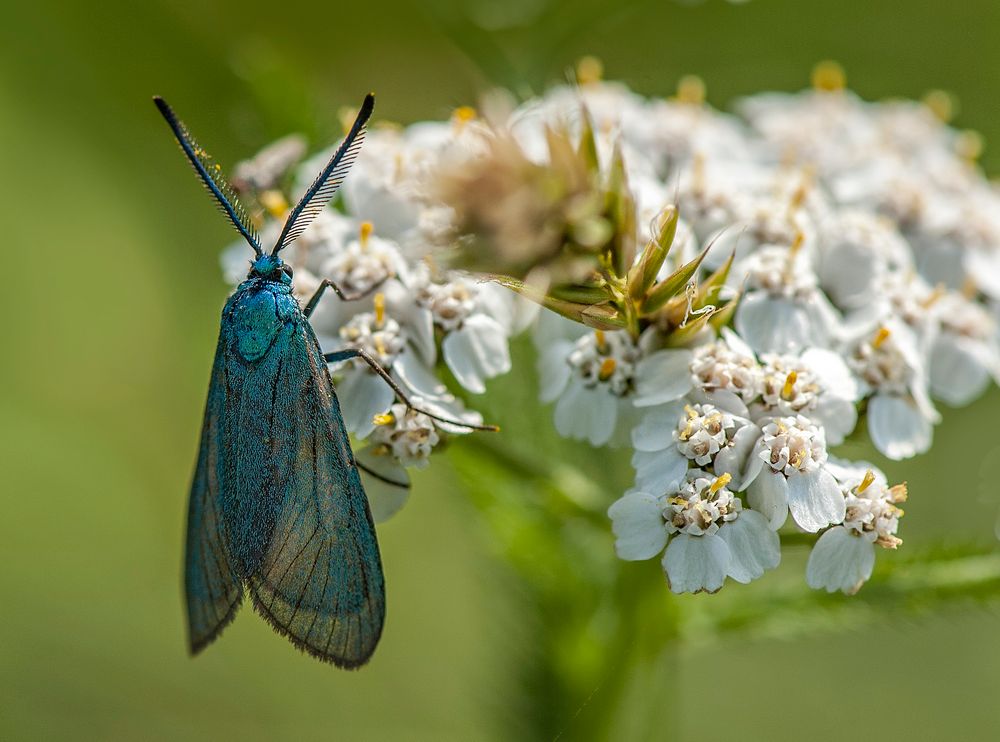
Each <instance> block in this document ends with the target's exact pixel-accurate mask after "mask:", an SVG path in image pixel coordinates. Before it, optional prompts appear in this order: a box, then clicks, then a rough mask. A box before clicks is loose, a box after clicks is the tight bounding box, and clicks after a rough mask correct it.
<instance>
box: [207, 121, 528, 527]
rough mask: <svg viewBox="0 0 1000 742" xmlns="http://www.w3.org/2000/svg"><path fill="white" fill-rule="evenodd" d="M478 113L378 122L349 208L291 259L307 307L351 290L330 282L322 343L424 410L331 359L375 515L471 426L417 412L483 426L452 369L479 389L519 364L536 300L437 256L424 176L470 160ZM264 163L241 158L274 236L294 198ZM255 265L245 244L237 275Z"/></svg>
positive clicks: (308, 168)
mask: <svg viewBox="0 0 1000 742" xmlns="http://www.w3.org/2000/svg"><path fill="white" fill-rule="evenodd" d="M469 119H470V117H469V116H467V115H463V112H462V111H461V110H460V111H459V112H457V113H456V116H455V118H454V119H453V120H452V121H451V122H445V123H424V124H418V125H415V126H412V127H409V128H408V129H406V130H399V129H397V128H380V129H376V130H375V131H369V132H368V136H367V140H366V141H365V144H364V146H363V147H362V149H361V152H360V155H359V157H358V160H357V162H356V163H355V164H354V166H353V168H352V169H351V172H350V176H349V177H348V178H347V179H346V181H345V183H344V186H343V189H342V193H343V207H344V208H343V211H336V210H334V209H327V210H324V211H323V212H322V213H321V214H319V216H318V217H317V218H316V220H315V221H314V222H313V224H312V225H311V226H310V227H309V229H308V230H307V231H306V232H305V234H304V235H303V236H302V237H301V238H300V239H299V240H297V241H296V242H295V243H294V244H293V245H292V246H291V247H290V248H288V250H287V251H286V253H285V254H283V257H284V259H285V262H287V263H288V264H289V265H291V266H292V268H293V269H294V279H293V285H294V289H295V293H296V296H298V298H299V299H300V301H301V302H303V304H304V302H305V301H306V300H307V299H308V298H309V297H310V296H312V294H313V292H314V291H315V290H316V288H317V287H318V286H319V285H320V282H321V281H322V280H323V279H329V280H331V281H333V282H334V283H335V284H337V286H338V288H339V289H340V290H341V291H342V292H343V293H344V294H345V295H346V296H347V299H348V300H346V301H345V300H343V299H341V298H339V297H338V296H336V295H335V294H334V292H333V291H328V292H327V293H326V294H325V295H324V297H323V299H322V300H321V301H320V302H319V304H318V305H317V307H316V310H315V312H314V313H313V315H312V316H311V318H310V321H311V323H312V326H313V329H314V330H315V331H316V334H317V337H318V339H319V341H320V345H321V347H322V348H323V349H324V350H325V351H335V350H340V349H349V348H351V349H358V350H363V351H366V352H367V354H368V355H369V356H370V357H371V358H373V359H374V360H375V361H377V363H378V364H379V365H380V366H381V367H382V368H383V369H384V370H385V371H386V372H387V373H388V374H389V375H390V376H391V377H392V379H393V380H394V381H395V382H396V383H397V384H398V385H399V386H400V387H401V388H402V389H403V390H404V391H405V392H406V393H407V395H408V397H409V398H410V400H411V402H413V404H414V406H415V407H416V408H417V409H407V408H406V406H405V405H402V404H399V403H398V400H397V399H396V396H395V393H394V392H393V390H392V389H391V388H390V387H389V385H388V384H386V382H385V381H384V380H383V379H382V378H380V377H379V375H378V374H377V373H375V372H374V371H373V370H372V369H371V368H370V367H369V366H368V365H367V364H366V363H364V362H363V361H362V360H360V359H351V360H348V361H345V362H342V363H338V364H332V365H331V367H330V371H331V373H332V375H333V377H334V380H335V382H336V384H337V392H338V397H339V401H340V405H341V410H342V413H343V417H344V422H345V425H346V427H347V429H348V431H349V432H350V433H351V434H352V435H353V436H354V437H355V438H356V439H358V440H363V441H364V442H365V444H366V445H363V446H362V447H360V449H359V450H357V451H356V455H357V459H358V461H359V463H360V464H361V466H362V467H363V472H367V474H363V476H365V478H366V489H367V490H368V495H369V500H370V501H371V506H372V512H373V514H374V515H375V517H376V520H380V519H384V518H386V517H388V516H389V515H391V514H392V513H394V512H395V511H396V510H397V509H398V508H399V507H400V506H401V505H402V504H403V502H404V500H405V486H408V484H409V477H408V475H407V472H406V468H407V467H416V468H422V467H424V466H426V464H427V461H428V457H429V456H430V455H431V453H432V452H433V451H434V450H435V449H436V447H438V446H439V445H440V444H441V443H442V442H443V441H444V440H445V439H446V438H447V435H448V434H451V435H459V434H464V433H468V432H469V429H468V428H465V427H461V426H459V425H451V424H449V423H448V422H445V421H442V420H438V419H432V418H431V417H429V416H428V415H426V414H422V412H420V410H423V411H426V412H430V413H432V414H433V415H434V416H436V417H440V418H445V419H446V420H453V421H456V422H464V423H469V424H472V425H480V424H482V422H483V419H482V416H481V415H480V414H479V413H477V412H474V411H472V410H468V409H465V407H464V406H463V404H462V402H461V401H460V400H459V399H457V398H456V397H455V396H454V395H453V394H451V393H450V392H449V391H448V389H447V387H446V385H445V383H444V382H443V380H442V377H441V374H442V372H443V370H444V369H445V368H446V369H447V370H448V372H450V375H451V376H452V377H453V378H454V380H455V381H456V382H457V383H458V385H460V386H461V387H462V388H463V389H464V390H465V391H467V392H470V393H472V394H481V393H483V392H484V391H485V390H486V381H487V380H489V379H491V378H493V377H495V376H497V375H499V374H503V373H506V372H507V371H509V370H510V353H509V348H508V339H509V337H510V336H511V335H512V334H514V333H515V332H518V331H520V330H521V329H523V328H524V326H525V325H526V324H527V323H529V322H530V321H531V318H532V316H533V314H532V312H531V311H530V308H531V306H532V305H530V304H529V303H528V302H526V301H524V300H523V299H520V298H519V297H517V296H516V295H515V294H513V293H512V292H510V291H509V290H508V289H505V288H502V287H500V286H497V285H496V284H492V283H486V282H482V281H477V280H476V279H474V278H472V277H470V276H469V275H466V274H462V273H459V272H456V271H450V270H443V269H440V268H438V267H437V266H436V265H435V261H434V260H433V258H432V255H431V252H432V248H431V242H430V241H429V240H428V239H427V235H428V234H429V231H430V230H432V229H433V227H434V224H435V223H436V221H439V220H438V217H437V215H436V212H438V211H440V207H432V206H430V205H428V204H427V200H426V196H425V194H424V183H425V177H424V176H425V173H426V170H427V168H428V167H429V166H430V165H431V164H433V163H435V162H438V161H439V160H441V159H442V158H448V157H452V156H459V155H460V154H461V155H462V156H467V153H466V150H467V149H468V148H469V147H470V146H472V145H471V144H470V142H474V141H475V139H474V138H471V137H469V136H463V134H462V132H463V130H464V131H465V132H466V134H468V132H469V131H470V130H471V129H473V128H474V127H475V126H476V123H475V122H473V121H470V120H469ZM331 154H332V150H330V151H326V152H321V153H319V154H317V155H316V157H315V158H314V159H310V160H308V161H306V162H304V163H302V164H301V165H300V166H298V167H297V168H296V169H295V170H293V171H292V179H293V180H294V181H295V185H294V186H293V187H292V188H291V189H290V190H291V193H290V194H288V195H289V196H290V197H291V196H296V195H297V193H298V192H300V191H302V190H304V189H305V188H306V187H308V185H309V179H311V178H312V177H313V175H314V173H315V172H316V171H317V170H319V169H320V168H321V167H322V166H323V165H324V164H325V163H326V161H327V160H328V158H329V157H330V155H331ZM257 159H260V158H259V157H258V158H255V160H251V161H248V162H245V163H241V165H240V170H241V172H243V173H244V175H245V176H246V177H245V178H244V179H245V180H248V181H249V182H252V183H254V184H255V186H256V187H255V191H254V193H253V194H252V195H253V196H254V197H255V198H256V200H257V201H258V202H259V203H260V204H261V205H262V206H264V207H266V210H267V213H266V217H267V218H266V220H265V222H264V224H263V226H262V231H263V233H264V235H263V238H264V241H266V240H267V239H268V237H273V236H276V230H277V229H278V228H279V227H280V224H281V221H282V219H283V217H284V211H285V210H286V209H287V204H288V202H289V201H291V200H292V199H291V198H290V197H289V198H286V197H285V194H283V193H282V192H281V191H280V190H278V188H277V183H278V182H279V178H280V176H281V174H282V173H281V171H280V170H279V171H278V172H270V171H269V172H267V173H261V174H260V177H256V176H257V175H258V174H257V172H256V170H255V168H254V164H255V162H256V161H257ZM290 166H291V163H288V164H287V165H286V169H287V168H288V167H290ZM273 170H275V168H274V167H273V166H272V167H271V171H273ZM271 232H274V235H272V234H270V233H271ZM245 261H246V249H245V245H234V246H233V247H232V248H230V249H229V250H227V251H226V252H225V253H224V255H223V268H224V270H225V272H226V275H227V277H228V278H229V280H230V281H232V282H233V283H238V282H239V281H240V280H242V278H243V276H244V275H245V273H246V265H245ZM396 484H398V485H404V487H396V486H394V485H396ZM400 490H403V491H402V492H401V491H400Z"/></svg>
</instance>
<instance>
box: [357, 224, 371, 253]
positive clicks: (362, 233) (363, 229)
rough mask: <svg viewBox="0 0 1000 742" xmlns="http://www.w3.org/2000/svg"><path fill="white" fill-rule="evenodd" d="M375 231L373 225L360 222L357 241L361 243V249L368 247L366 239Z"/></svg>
mask: <svg viewBox="0 0 1000 742" xmlns="http://www.w3.org/2000/svg"><path fill="white" fill-rule="evenodd" d="M374 231H375V225H374V224H372V223H371V222H361V226H360V227H359V228H358V239H359V240H360V241H361V247H362V248H365V247H368V238H369V237H371V236H372V232H374Z"/></svg>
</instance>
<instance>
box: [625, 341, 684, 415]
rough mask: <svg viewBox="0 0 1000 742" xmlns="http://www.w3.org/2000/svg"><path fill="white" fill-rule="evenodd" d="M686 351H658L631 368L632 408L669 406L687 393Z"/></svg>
mask: <svg viewBox="0 0 1000 742" xmlns="http://www.w3.org/2000/svg"><path fill="white" fill-rule="evenodd" d="M691 356H692V353H691V351H690V350H658V351H656V352H654V353H651V354H649V355H648V356H646V357H645V358H643V359H642V360H641V361H639V363H638V364H636V368H635V379H636V390H635V391H636V393H635V396H634V401H635V406H636V407H651V406H652V405H658V404H662V403H664V402H672V401H674V400H675V399H680V398H681V397H683V396H684V395H685V394H687V393H688V392H689V391H690V390H691V370H690V369H691Z"/></svg>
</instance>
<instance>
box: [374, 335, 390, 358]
mask: <svg viewBox="0 0 1000 742" xmlns="http://www.w3.org/2000/svg"><path fill="white" fill-rule="evenodd" d="M374 340H375V352H376V353H378V354H379V355H380V356H382V357H383V358H385V356H386V355H388V354H387V353H386V352H385V340H383V339H382V336H381V335H376V336H375V338H374Z"/></svg>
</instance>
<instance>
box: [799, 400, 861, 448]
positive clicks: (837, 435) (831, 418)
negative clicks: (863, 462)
mask: <svg viewBox="0 0 1000 742" xmlns="http://www.w3.org/2000/svg"><path fill="white" fill-rule="evenodd" d="M809 417H811V418H813V420H814V421H815V422H817V423H819V424H820V425H822V426H823V430H824V431H825V432H826V442H827V444H829V445H831V446H837V445H839V444H841V443H843V442H844V438H846V437H847V436H849V435H850V434H851V433H852V432H854V428H855V427H856V426H857V424H858V408H857V407H856V406H855V404H854V402H852V401H850V400H849V399H844V398H842V397H831V396H828V395H826V394H824V395H821V396H820V398H819V400H818V401H817V403H816V408H815V409H814V410H812V411H811V412H809Z"/></svg>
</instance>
